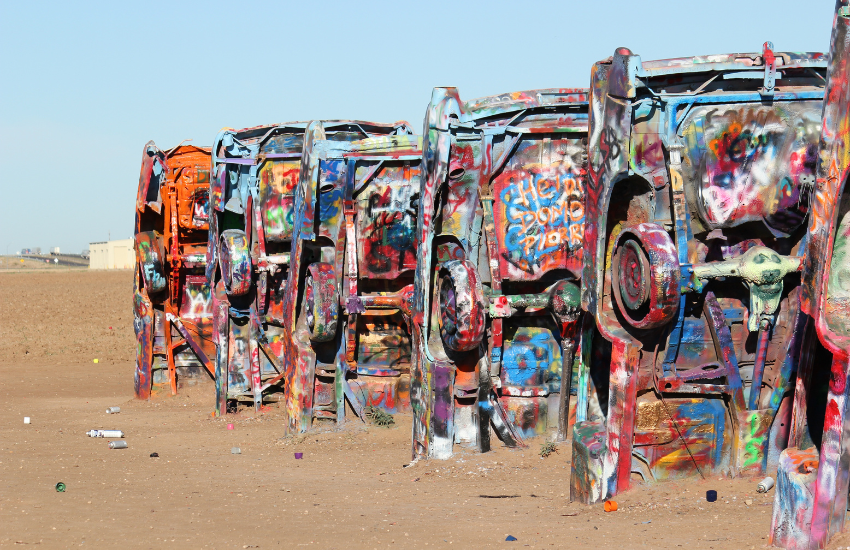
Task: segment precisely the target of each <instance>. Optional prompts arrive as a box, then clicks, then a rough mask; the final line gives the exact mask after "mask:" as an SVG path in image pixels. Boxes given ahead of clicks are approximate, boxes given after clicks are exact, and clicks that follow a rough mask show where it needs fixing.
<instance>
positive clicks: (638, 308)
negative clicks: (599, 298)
mask: <svg viewBox="0 0 850 550" xmlns="http://www.w3.org/2000/svg"><path fill="white" fill-rule="evenodd" d="M679 277H680V273H679V259H678V256H677V254H676V246H675V245H674V244H673V241H672V239H671V238H670V235H669V234H668V233H667V231H665V230H664V228H663V227H661V226H660V225H658V224H655V223H640V224H637V225H634V226H630V227H626V228H625V229H623V231H622V232H621V233H620V235H619V237H618V238H617V245H616V248H615V250H614V255H613V258H612V260H611V287H612V290H613V292H614V298H615V300H616V302H617V308H618V309H619V311H620V313H621V314H622V315H623V317H624V318H625V319H626V321H627V322H628V323H629V324H630V325H631V326H633V327H635V328H640V329H651V328H657V327H660V326H663V325H665V324H667V323H669V322H670V321H671V320H673V318H674V317H675V315H676V310H677V309H678V307H679V296H680V294H681V293H680V289H679Z"/></svg>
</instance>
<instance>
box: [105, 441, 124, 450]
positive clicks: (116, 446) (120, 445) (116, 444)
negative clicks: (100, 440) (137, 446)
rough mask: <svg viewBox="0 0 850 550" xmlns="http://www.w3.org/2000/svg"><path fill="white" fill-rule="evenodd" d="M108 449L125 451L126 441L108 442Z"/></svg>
mask: <svg viewBox="0 0 850 550" xmlns="http://www.w3.org/2000/svg"><path fill="white" fill-rule="evenodd" d="M109 448H110V449H126V448H127V442H126V441H110V442H109Z"/></svg>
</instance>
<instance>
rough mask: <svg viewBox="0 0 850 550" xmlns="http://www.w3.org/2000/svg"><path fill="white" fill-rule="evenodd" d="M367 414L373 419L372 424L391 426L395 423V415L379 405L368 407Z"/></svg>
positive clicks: (383, 426)
mask: <svg viewBox="0 0 850 550" xmlns="http://www.w3.org/2000/svg"><path fill="white" fill-rule="evenodd" d="M366 416H368V417H369V418H371V419H372V424H374V425H376V426H381V427H382V428H389V427H390V426H393V425H394V424H395V419H394V418H393V415H391V414H390V413H388V412H386V411H385V410H383V409H379V408H378V407H366Z"/></svg>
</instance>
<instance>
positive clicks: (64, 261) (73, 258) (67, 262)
mask: <svg viewBox="0 0 850 550" xmlns="http://www.w3.org/2000/svg"><path fill="white" fill-rule="evenodd" d="M15 257H16V258H26V259H28V260H38V261H42V262H45V260H48V261H49V262H50V263H51V264H53V265H62V266H66V267H88V266H89V259H88V258H84V257H83V256H80V255H79V254H21V255H20V256H15ZM53 260H59V261H58V262H54V261H53ZM45 263H47V262H45Z"/></svg>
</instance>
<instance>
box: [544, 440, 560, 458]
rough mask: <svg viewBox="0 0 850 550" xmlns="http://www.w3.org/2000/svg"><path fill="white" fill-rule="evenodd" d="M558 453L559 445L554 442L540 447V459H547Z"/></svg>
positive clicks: (548, 442)
mask: <svg viewBox="0 0 850 550" xmlns="http://www.w3.org/2000/svg"><path fill="white" fill-rule="evenodd" d="M557 452H558V445H557V444H555V442H554V441H547V442H546V443H544V444H543V445H541V446H540V458H546V457H547V456H549V455H550V454H552V453H557Z"/></svg>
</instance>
